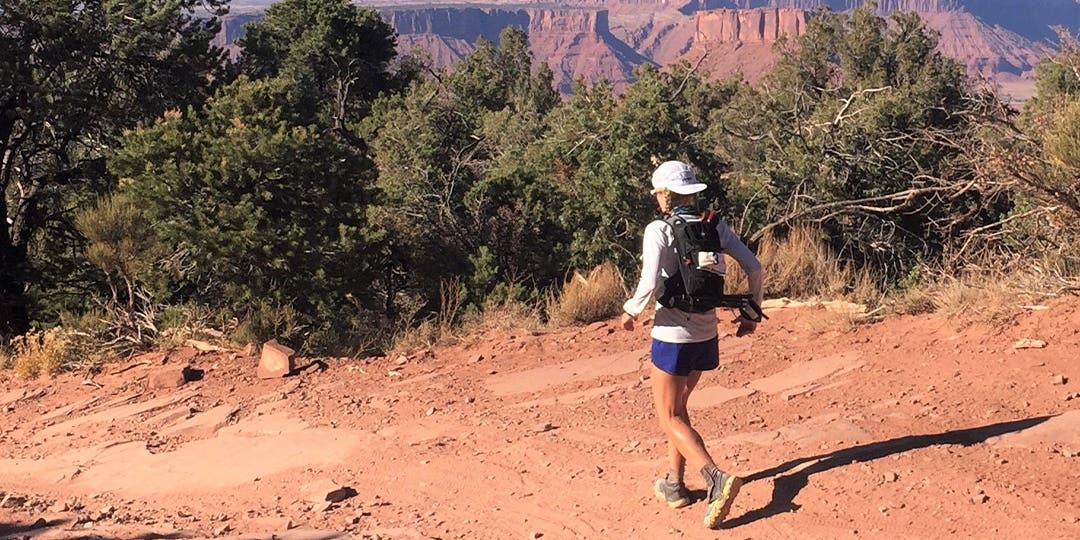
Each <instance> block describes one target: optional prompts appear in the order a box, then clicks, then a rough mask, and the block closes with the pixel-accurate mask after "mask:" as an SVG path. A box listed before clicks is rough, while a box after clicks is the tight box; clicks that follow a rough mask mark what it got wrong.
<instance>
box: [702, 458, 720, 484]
mask: <svg viewBox="0 0 1080 540" xmlns="http://www.w3.org/2000/svg"><path fill="white" fill-rule="evenodd" d="M701 476H704V477H705V481H706V482H708V484H709V487H712V483H713V480H714V479H715V478H716V477H717V476H720V469H718V468H717V467H716V465H715V464H712V463H709V464H707V465H705V466H704V467H702V468H701Z"/></svg>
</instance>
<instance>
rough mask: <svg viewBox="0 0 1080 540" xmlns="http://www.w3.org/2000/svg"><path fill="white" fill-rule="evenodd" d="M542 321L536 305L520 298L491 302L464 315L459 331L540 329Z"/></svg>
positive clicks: (471, 332) (542, 326)
mask: <svg viewBox="0 0 1080 540" xmlns="http://www.w3.org/2000/svg"><path fill="white" fill-rule="evenodd" d="M543 328H544V321H543V318H542V317H541V311H540V308H539V307H538V306H534V305H529V304H527V303H525V302H522V301H520V300H504V301H502V302H492V303H489V304H487V305H485V306H484V309H483V310H481V311H480V312H478V313H473V314H471V315H469V316H468V317H466V319H465V321H464V322H463V323H462V328H461V331H462V333H464V334H466V335H471V334H477V333H483V332H487V331H490V330H511V329H522V330H542V329H543Z"/></svg>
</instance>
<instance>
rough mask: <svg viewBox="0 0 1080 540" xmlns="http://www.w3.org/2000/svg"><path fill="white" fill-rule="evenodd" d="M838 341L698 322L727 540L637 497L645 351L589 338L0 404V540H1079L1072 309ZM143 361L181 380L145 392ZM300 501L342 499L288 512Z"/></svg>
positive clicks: (44, 393) (13, 385) (658, 453)
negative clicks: (319, 489) (716, 362)
mask: <svg viewBox="0 0 1080 540" xmlns="http://www.w3.org/2000/svg"><path fill="white" fill-rule="evenodd" d="M841 319H842V318H840V319H838V318H837V317H836V316H835V315H830V314H828V313H827V312H825V311H823V310H820V309H785V310H778V311H775V312H773V313H772V320H771V321H769V322H768V323H767V324H764V325H762V326H761V328H760V330H759V332H758V333H757V334H756V335H754V336H752V337H750V338H742V339H737V338H735V337H733V336H731V335H730V331H731V330H732V329H731V328H728V327H727V325H722V326H721V333H722V338H721V348H722V353H721V354H722V366H721V369H720V370H718V371H716V372H714V373H710V374H708V375H706V377H705V378H704V379H703V382H702V386H701V388H700V390H699V391H698V392H696V394H695V395H694V397H693V400H692V401H691V404H690V405H691V408H692V415H693V419H694V423H695V425H696V426H697V427H698V428H699V429H700V430H701V431H702V432H703V434H704V435H705V436H706V437H707V438H708V441H707V442H708V444H709V447H710V449H711V450H712V451H713V454H714V456H715V457H716V459H717V461H718V463H719V464H720V465H721V467H723V468H726V469H730V470H733V471H735V472H737V473H738V474H740V475H743V476H745V477H746V478H747V479H748V483H747V484H746V486H745V488H744V489H743V492H742V494H741V495H740V496H739V498H738V499H737V500H736V502H735V505H734V509H733V511H732V515H731V517H730V518H729V521H728V523H727V527H726V529H725V530H721V531H707V530H704V529H702V528H701V525H700V520H701V516H702V513H703V512H704V504H703V503H701V502H700V501H699V502H696V503H695V504H693V505H691V506H690V507H688V508H686V509H683V510H675V511H673V510H669V509H667V508H666V506H664V505H662V504H660V503H659V502H658V501H656V500H655V499H654V498H653V495H652V493H651V484H652V480H653V479H654V478H655V477H656V476H657V475H658V474H661V473H662V471H663V469H664V463H663V459H664V455H665V443H664V440H663V438H662V437H661V435H660V432H659V430H658V428H657V426H656V421H655V418H654V415H653V412H652V404H651V401H650V395H649V389H648V380H647V376H648V367H649V364H648V356H647V347H648V336H647V331H646V330H639V331H637V332H635V333H633V334H627V333H625V332H622V331H616V330H615V328H614V326H613V324H610V323H609V324H604V323H600V324H596V325H592V326H589V327H587V328H582V329H569V330H564V331H557V332H552V333H543V334H533V333H529V332H524V331H510V332H505V331H503V332H494V333H490V334H488V335H485V336H480V337H475V338H472V339H471V340H470V341H468V342H466V343H462V344H460V345H458V346H455V347H452V348H446V349H436V350H434V351H427V352H425V353H422V354H417V355H414V356H412V357H410V358H408V359H394V358H383V359H371V360H368V361H352V360H338V359H324V364H325V369H323V370H319V369H317V368H312V369H309V370H307V371H305V372H303V373H302V374H301V375H299V376H296V377H289V378H285V379H280V380H271V381H261V380H258V379H256V378H255V375H254V372H255V370H254V365H255V363H256V361H255V359H253V358H247V357H242V356H241V357H234V356H235V355H236V353H234V352H233V353H230V352H221V353H204V354H198V353H196V351H193V350H179V351H173V352H171V353H170V354H169V355H168V357H167V358H164V359H163V356H164V355H163V354H161V353H159V354H156V355H149V356H147V357H145V358H140V359H137V360H149V361H150V362H149V363H148V364H136V363H134V362H133V364H132V365H133V366H134V367H132V368H131V369H129V370H127V371H125V372H123V373H119V374H116V375H108V374H105V375H99V376H97V377H96V378H95V381H96V382H97V383H99V384H100V385H102V388H100V389H97V388H94V387H91V386H86V385H82V384H81V382H80V380H79V379H78V378H74V377H69V376H65V377H59V378H55V379H52V380H44V381H38V382H33V383H29V384H27V383H20V382H18V381H6V382H3V383H0V417H2V418H3V419H4V421H3V423H2V424H0V493H3V497H4V498H6V500H4V501H3V503H2V504H0V537H12V538H22V537H26V536H30V537H33V538H162V537H165V538H188V537H212V536H219V537H241V538H271V537H276V538H282V539H323V538H351V537H358V538H364V537H369V538H374V537H379V538H383V539H387V538H491V539H507V538H508V539H514V538H544V539H554V538H618V539H627V538H645V539H652V538H668V537H683V538H776V539H787V538H942V537H948V536H951V537H960V538H968V537H979V538H1016V537H1028V538H1080V491H1078V490H1077V489H1076V487H1075V486H1076V485H1080V472H1078V471H1080V459H1078V454H1080V387H1078V385H1077V383H1078V382H1080V381H1076V380H1070V378H1071V377H1076V376H1080V353H1078V351H1080V301H1076V300H1075V299H1073V300H1061V301H1057V302H1054V303H1051V304H1050V309H1047V310H1040V311H1032V312H1028V313H1025V314H1024V315H1022V316H1020V317H1019V318H1018V319H1016V320H1015V321H1011V322H1008V323H1003V324H995V325H985V324H972V325H964V324H961V323H958V322H955V321H949V320H946V319H943V318H940V317H936V316H923V317H900V318H892V319H888V320H886V321H883V322H879V323H875V324H871V325H863V326H858V327H856V328H854V329H852V330H850V331H840V330H838V329H837V327H838V326H839V325H842V323H841V322H839V321H840V320H841ZM1022 338H1031V339H1038V340H1043V341H1045V342H1046V343H1047V345H1046V346H1045V348H1042V349H1022V350H1016V349H1014V348H1013V344H1014V343H1015V342H1016V341H1017V340H1019V339H1022ZM163 361H164V363H165V364H166V365H170V366H171V365H176V366H179V365H181V364H186V363H187V362H188V361H191V362H192V363H193V365H194V366H195V367H197V368H199V369H202V370H205V371H204V376H203V378H202V380H200V381H196V382H191V383H188V384H186V385H184V386H182V387H181V388H178V389H175V390H156V391H150V390H146V384H145V379H146V377H147V376H148V374H149V373H150V372H151V371H153V370H155V369H160V367H161V364H162V362H163ZM119 367H123V365H118V366H114V367H113V370H114V371H115V370H116V369H117V368H119ZM688 478H689V484H690V487H691V488H692V489H694V490H696V492H695V493H696V494H697V496H698V497H700V496H701V495H702V488H703V487H704V486H703V485H702V482H701V481H700V480H699V479H698V478H697V477H696V475H693V474H691V475H689V477H688ZM317 480H330V481H333V482H335V483H337V484H338V485H342V486H349V487H351V488H353V489H354V490H355V491H356V495H355V496H353V497H350V498H347V499H345V500H343V501H341V502H339V503H335V504H333V505H331V506H330V507H329V508H328V509H327V508H324V507H325V506H326V505H325V504H313V503H311V502H307V501H306V496H305V495H304V492H305V486H307V485H309V484H310V483H312V482H314V481H317ZM39 519H42V520H44V524H43V523H42V522H40V521H38V522H37V527H36V528H35V521H37V520H39ZM5 535H6V536H5Z"/></svg>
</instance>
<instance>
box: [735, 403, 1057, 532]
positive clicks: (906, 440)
mask: <svg viewBox="0 0 1080 540" xmlns="http://www.w3.org/2000/svg"><path fill="white" fill-rule="evenodd" d="M1050 418H1053V416H1039V417H1035V418H1026V419H1023V420H1013V421H1010V422H1001V423H998V424H991V425H988V426H981V427H975V428H968V429H959V430H954V431H946V432H944V433H937V434H932V435H909V436H906V437H898V438H896V439H889V440H887V441H879V442H875V443H869V444H863V445H859V446H853V447H851V448H845V449H843V450H837V451H835V452H830V453H827V454H820V455H816V456H812V457H805V458H799V459H793V460H791V461H788V462H787V463H784V464H782V465H778V466H776V467H773V468H771V469H766V470H764V471H759V472H756V473H754V474H751V475H749V476H747V477H746V478H744V479H743V480H744V481H746V482H753V481H756V480H764V479H766V478H771V477H774V476H777V475H783V476H777V478H776V479H775V480H774V481H773V493H772V500H770V501H769V503H768V504H767V505H765V506H764V507H763V508H759V509H757V510H751V511H749V512H747V513H745V514H743V515H741V516H739V517H737V518H735V519H732V520H729V521H726V522H725V523H724V528H725V529H731V528H735V527H739V526H742V525H747V524H750V523H753V522H755V521H758V520H761V519H766V518H770V517H772V516H775V515H777V514H783V513H785V512H791V511H794V510H798V508H799V505H797V504H795V503H794V500H795V497H796V496H797V495H798V494H799V492H800V491H802V489H803V488H804V487H806V485H807V484H808V483H809V479H810V475H812V474H817V473H820V472H824V471H828V470H830V469H835V468H836V467H843V466H845V465H851V464H853V463H863V462H866V461H873V460H875V459H880V458H883V457H886V456H891V455H893V454H899V453H900V452H906V451H908V450H918V449H920V448H927V447H930V446H937V445H953V444H959V445H963V446H971V445H973V444H979V443H982V442H986V440H987V439H989V438H991V437H996V436H998V435H1004V434H1006V433H1012V432H1016V431H1021V430H1024V429H1028V428H1030V427H1033V426H1036V425H1038V424H1041V423H1043V422H1045V421H1047V420H1049V419H1050ZM806 464H810V465H808V466H806V467H803V468H801V469H799V470H797V471H796V472H792V473H789V474H784V473H787V472H788V471H791V470H793V469H796V468H798V467H799V466H800V465H806Z"/></svg>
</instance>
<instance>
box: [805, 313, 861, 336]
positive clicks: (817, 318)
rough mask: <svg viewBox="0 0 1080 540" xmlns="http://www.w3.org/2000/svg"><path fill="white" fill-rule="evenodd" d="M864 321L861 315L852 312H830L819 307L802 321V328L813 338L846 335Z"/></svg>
mask: <svg viewBox="0 0 1080 540" xmlns="http://www.w3.org/2000/svg"><path fill="white" fill-rule="evenodd" d="M864 320H865V318H864V317H863V315H862V314H860V313H856V312H854V311H844V310H832V309H826V308H824V307H821V308H818V309H814V310H813V311H812V312H811V313H810V314H809V315H808V316H807V317H806V318H805V319H804V320H803V326H804V328H805V329H806V331H807V332H809V333H810V334H811V335H813V336H821V335H823V334H828V333H830V332H837V333H840V334H846V333H848V332H850V331H852V330H853V329H854V328H855V327H856V326H858V325H859V324H860V323H862V322H864Z"/></svg>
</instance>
